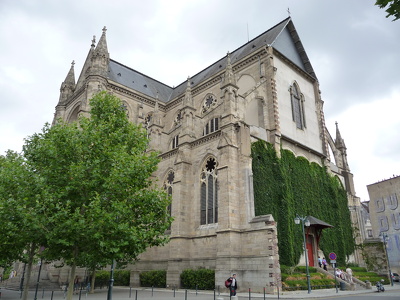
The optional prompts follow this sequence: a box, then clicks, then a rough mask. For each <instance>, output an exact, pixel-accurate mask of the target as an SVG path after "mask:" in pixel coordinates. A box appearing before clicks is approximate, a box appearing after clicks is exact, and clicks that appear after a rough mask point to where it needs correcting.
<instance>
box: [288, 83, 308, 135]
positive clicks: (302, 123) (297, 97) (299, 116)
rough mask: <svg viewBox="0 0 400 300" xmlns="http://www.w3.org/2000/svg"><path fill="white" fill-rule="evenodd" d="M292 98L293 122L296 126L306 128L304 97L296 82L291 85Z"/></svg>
mask: <svg viewBox="0 0 400 300" xmlns="http://www.w3.org/2000/svg"><path fill="white" fill-rule="evenodd" d="M290 99H291V102H292V103H291V104H292V117H293V122H295V123H296V127H297V128H299V129H304V128H305V127H306V119H305V115H304V98H303V95H302V94H301V93H300V91H299V87H298V85H297V84H296V83H294V84H293V85H292V86H291V87H290Z"/></svg>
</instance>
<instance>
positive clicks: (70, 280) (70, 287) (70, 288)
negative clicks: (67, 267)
mask: <svg viewBox="0 0 400 300" xmlns="http://www.w3.org/2000/svg"><path fill="white" fill-rule="evenodd" d="M75 271H76V263H75V262H74V263H73V264H72V266H71V272H70V273H69V278H68V292H67V300H72V297H73V296H74V280H75Z"/></svg>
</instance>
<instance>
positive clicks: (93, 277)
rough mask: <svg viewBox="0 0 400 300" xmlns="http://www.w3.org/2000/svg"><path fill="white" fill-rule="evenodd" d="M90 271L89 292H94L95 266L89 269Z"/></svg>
mask: <svg viewBox="0 0 400 300" xmlns="http://www.w3.org/2000/svg"><path fill="white" fill-rule="evenodd" d="M91 273H92V276H91V277H92V278H91V280H92V282H91V283H90V294H94V284H95V283H96V268H93V269H92V270H91Z"/></svg>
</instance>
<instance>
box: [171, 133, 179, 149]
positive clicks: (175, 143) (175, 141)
mask: <svg viewBox="0 0 400 300" xmlns="http://www.w3.org/2000/svg"><path fill="white" fill-rule="evenodd" d="M178 146H179V135H176V136H174V138H173V139H172V149H175V148H178Z"/></svg>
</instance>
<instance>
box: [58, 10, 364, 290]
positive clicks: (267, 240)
mask: <svg viewBox="0 0 400 300" xmlns="http://www.w3.org/2000/svg"><path fill="white" fill-rule="evenodd" d="M210 63H211V65H210V66H209V67H207V68H206V69H204V70H200V71H199V72H198V73H197V74H195V75H193V76H190V77H189V78H187V79H186V76H185V77H183V78H182V81H183V82H182V83H180V84H179V85H177V86H176V87H170V86H168V85H166V84H164V83H161V82H160V81H157V79H153V78H151V77H149V76H146V75H145V74H142V73H140V72H139V71H136V70H135V69H134V66H131V67H128V66H125V65H124V64H122V63H120V62H117V61H115V60H113V59H111V57H110V53H109V52H108V45H107V40H106V29H105V28H104V29H103V33H102V35H101V38H100V39H99V41H98V43H97V45H96V41H95V39H93V41H92V45H91V47H90V49H89V53H88V55H87V58H86V61H85V63H84V66H83V68H82V70H81V72H80V75H79V78H78V80H77V82H75V74H74V64H72V66H71V68H70V70H69V72H68V74H67V77H66V79H65V81H64V82H63V83H62V85H61V93H60V98H59V102H58V104H57V106H56V111H55V116H54V122H56V120H57V119H59V118H61V119H63V120H65V121H67V122H72V121H76V120H77V119H78V116H79V115H80V114H88V113H89V112H90V107H89V99H91V98H92V97H93V95H94V94H96V93H98V92H99V91H108V92H110V93H112V94H114V95H115V96H117V97H118V98H120V99H121V100H122V101H123V104H124V106H125V107H126V110H127V115H128V118H129V120H130V121H132V122H134V123H140V124H143V127H144V128H146V130H147V131H148V135H149V139H150V142H149V148H150V149H154V150H157V151H159V153H160V159H161V162H160V164H159V168H158V170H157V172H156V174H154V175H155V177H157V178H158V184H160V186H163V187H164V188H165V189H166V190H167V191H168V193H169V194H171V196H172V204H171V208H170V209H171V215H172V216H173V218H174V221H173V223H172V225H171V228H170V230H169V231H168V232H167V233H166V234H168V235H169V236H170V242H169V243H168V244H166V245H165V246H162V247H154V248H151V249H148V250H147V251H146V252H145V253H143V254H141V255H140V257H139V260H138V262H136V263H135V264H134V265H130V266H128V268H129V269H130V270H131V285H132V286H139V284H140V282H139V274H140V272H143V271H149V270H166V271H167V285H168V286H170V287H172V286H176V287H179V286H180V274H181V272H182V271H183V270H185V269H198V268H207V269H212V270H215V284H216V285H220V286H223V284H224V281H225V279H226V278H227V277H228V276H229V274H231V273H233V272H234V273H236V274H237V276H238V278H239V280H240V281H239V282H240V288H242V289H244V290H247V288H248V287H251V288H252V290H253V291H255V292H256V291H262V290H263V288H264V287H265V288H266V289H267V292H270V293H273V292H274V291H276V288H277V287H279V286H280V285H281V282H280V255H279V248H278V241H279V239H280V238H281V237H280V236H279V231H278V230H277V228H278V227H277V223H278V222H277V219H276V216H274V215H273V214H272V213H266V214H265V213H263V214H259V213H257V209H256V207H257V205H256V204H255V201H256V200H255V194H256V189H255V185H254V184H253V182H254V181H253V179H254V175H255V174H254V172H253V170H254V167H253V157H252V144H253V143H255V142H257V141H264V142H266V143H267V144H269V145H271V146H272V147H273V148H274V149H275V150H276V153H278V156H279V153H280V152H281V151H282V149H284V150H288V151H290V152H292V153H293V155H294V156H295V157H303V158H305V159H306V160H307V161H308V162H310V163H315V164H318V165H320V166H321V167H325V168H326V170H327V172H328V173H329V174H331V175H332V176H336V177H337V178H338V179H339V180H340V182H341V183H342V185H343V188H344V189H345V190H346V192H347V200H348V208H349V210H350V216H351V222H352V224H356V225H355V226H361V225H359V223H360V217H359V211H358V206H359V198H358V197H356V195H355V190H354V184H353V177H352V174H351V172H350V169H349V165H348V162H347V153H346V151H347V150H346V146H345V144H344V140H343V139H342V137H341V134H340V132H339V129H338V127H336V136H335V137H334V138H333V137H332V136H331V134H330V133H329V132H328V130H327V128H326V126H325V118H324V111H323V100H322V98H321V92H320V85H319V82H318V79H317V76H316V74H315V72H314V70H313V68H312V66H311V63H310V61H309V59H308V57H307V54H306V52H305V49H304V48H303V45H302V42H301V40H300V38H299V35H298V33H297V31H296V29H295V26H294V24H293V21H292V19H291V18H290V17H289V18H287V19H285V20H283V21H282V22H280V23H279V24H277V25H275V26H274V27H272V28H270V29H269V30H267V31H266V32H264V33H262V34H261V35H259V36H257V37H256V38H254V39H253V40H251V41H249V42H247V43H246V44H244V45H242V46H241V47H239V48H238V49H236V50H234V51H232V52H230V53H227V54H225V53H221V59H219V60H218V61H216V62H210ZM327 209H329V208H327ZM263 211H264V212H265V211H267V212H268V207H267V208H265V209H264V210H263ZM290 226H292V225H290ZM293 226H295V225H293ZM318 239H319V237H318V236H317V234H315V233H313V232H312V231H311V232H309V233H308V237H307V249H308V250H309V253H308V259H309V264H310V265H311V266H314V265H317V254H318V250H319V249H318ZM310 252H311V253H310ZM358 256H359V255H357V254H356V253H355V254H354V259H355V261H357V260H358V259H359V257H358ZM302 258H303V259H304V257H302Z"/></svg>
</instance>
